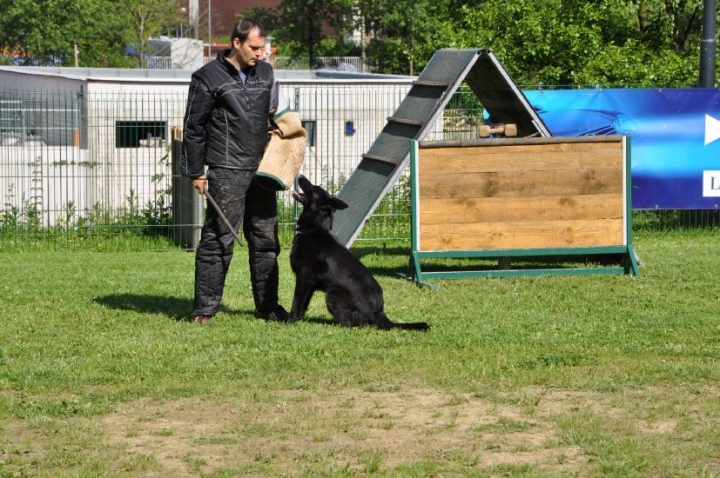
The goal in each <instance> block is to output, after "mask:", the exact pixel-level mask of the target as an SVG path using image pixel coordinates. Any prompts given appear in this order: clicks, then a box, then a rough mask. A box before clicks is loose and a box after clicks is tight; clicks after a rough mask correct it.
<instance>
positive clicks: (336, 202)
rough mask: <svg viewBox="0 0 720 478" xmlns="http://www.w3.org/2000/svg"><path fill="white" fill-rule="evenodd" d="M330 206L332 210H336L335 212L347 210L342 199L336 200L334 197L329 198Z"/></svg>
mask: <svg viewBox="0 0 720 478" xmlns="http://www.w3.org/2000/svg"><path fill="white" fill-rule="evenodd" d="M330 205H331V206H332V207H333V208H334V209H337V210H340V209H347V208H348V205H347V204H345V202H344V201H343V200H342V199H338V198H336V197H331V198H330Z"/></svg>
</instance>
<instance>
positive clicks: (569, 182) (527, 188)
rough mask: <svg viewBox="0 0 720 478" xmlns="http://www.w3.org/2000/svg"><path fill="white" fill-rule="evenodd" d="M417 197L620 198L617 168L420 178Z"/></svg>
mask: <svg viewBox="0 0 720 478" xmlns="http://www.w3.org/2000/svg"><path fill="white" fill-rule="evenodd" d="M419 186H420V188H419V191H420V197H421V198H423V199H431V198H483V197H523V198H526V197H534V196H568V195H570V196H572V195H580V194H622V193H623V172H622V169H619V168H612V169H609V168H591V167H587V168H579V169H573V170H564V171H537V170H529V171H502V172H487V173H477V172H476V173H459V174H454V173H453V174H447V173H440V174H437V175H435V174H424V175H421V176H420V177H419Z"/></svg>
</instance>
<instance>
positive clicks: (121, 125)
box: [115, 121, 167, 148]
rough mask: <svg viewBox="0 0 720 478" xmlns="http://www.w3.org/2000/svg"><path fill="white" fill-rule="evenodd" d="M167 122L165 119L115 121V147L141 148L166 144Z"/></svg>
mask: <svg viewBox="0 0 720 478" xmlns="http://www.w3.org/2000/svg"><path fill="white" fill-rule="evenodd" d="M166 131H167V123H166V122H165V121H117V122H116V123H115V147H116V148H139V147H141V146H142V147H150V146H157V147H159V146H162V145H163V144H165V139H166V137H165V135H166Z"/></svg>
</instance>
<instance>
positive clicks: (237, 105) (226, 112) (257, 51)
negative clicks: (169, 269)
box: [180, 18, 288, 324]
mask: <svg viewBox="0 0 720 478" xmlns="http://www.w3.org/2000/svg"><path fill="white" fill-rule="evenodd" d="M266 36H267V35H266V32H265V29H264V28H263V27H262V26H261V25H260V24H258V23H257V22H255V21H253V20H250V19H247V18H246V19H241V20H240V21H238V22H237V23H236V24H235V26H234V28H233V31H232V33H231V35H230V37H231V42H232V48H229V49H226V50H224V51H222V52H220V53H219V54H218V56H217V58H216V59H215V60H213V61H211V62H210V63H208V64H207V65H205V66H204V67H202V68H200V69H199V70H197V71H195V72H194V73H193V75H192V80H191V83H190V92H189V94H188V101H187V109H186V112H185V126H184V135H183V148H182V157H181V162H180V168H181V173H182V175H183V176H186V177H188V178H189V179H190V182H191V184H192V185H193V187H194V188H195V189H197V191H198V192H199V193H200V194H204V193H205V191H206V190H207V191H209V193H210V196H211V197H212V198H214V199H215V202H216V203H217V204H218V206H219V208H220V210H221V211H222V212H223V213H224V214H225V215H226V217H227V219H228V220H229V222H230V223H231V224H232V225H233V227H234V228H235V231H237V230H239V229H240V225H241V224H242V225H243V234H244V236H245V238H246V240H247V243H248V248H249V262H250V280H251V282H252V292H253V300H254V302H255V315H256V316H257V317H260V318H263V319H265V320H273V321H286V320H287V317H288V313H287V311H286V310H285V309H284V308H283V307H282V306H280V305H279V304H278V262H277V256H278V254H279V253H280V245H279V240H278V235H277V202H276V198H275V192H274V191H270V190H266V189H263V188H262V187H260V186H259V185H258V184H257V183H256V182H255V181H254V177H255V171H256V170H257V168H258V165H259V164H260V159H261V158H262V155H263V152H264V150H265V146H266V145H267V142H268V137H269V136H268V131H269V124H270V123H269V120H270V115H271V114H272V112H273V111H274V110H275V108H276V107H277V100H278V97H277V94H278V91H277V83H276V82H275V77H274V73H273V69H272V67H271V66H270V65H269V64H268V63H266V62H264V61H262V60H261V59H262V58H263V57H264V54H265V37H266ZM233 238H234V236H233V234H232V232H231V231H230V230H229V229H228V228H227V226H226V225H225V223H224V222H223V221H222V220H221V218H220V217H219V215H218V213H217V211H216V210H215V209H214V208H213V207H208V208H207V213H206V218H205V223H204V225H203V228H202V233H201V236H200V243H199V244H198V248H197V252H196V255H195V299H194V303H193V312H192V314H193V318H194V320H195V322H198V323H201V324H205V323H207V322H209V321H210V320H211V319H212V317H213V315H215V313H217V311H218V308H219V307H220V301H221V299H222V295H223V289H224V286H225V279H226V276H227V272H228V268H229V267H230V261H231V260H232V256H233V247H234V243H233Z"/></svg>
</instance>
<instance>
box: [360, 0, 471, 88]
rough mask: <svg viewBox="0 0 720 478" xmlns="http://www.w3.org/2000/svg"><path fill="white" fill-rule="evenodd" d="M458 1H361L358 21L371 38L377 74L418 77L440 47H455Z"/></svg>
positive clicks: (370, 60) (370, 53) (372, 61)
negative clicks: (385, 73)
mask: <svg viewBox="0 0 720 478" xmlns="http://www.w3.org/2000/svg"><path fill="white" fill-rule="evenodd" d="M460 3H464V2H458V1H456V0H394V1H388V0H386V1H382V0H359V1H358V3H357V7H358V13H357V17H358V18H359V19H360V21H361V22H362V28H363V31H365V32H367V34H368V36H369V37H370V44H369V46H368V49H367V61H368V63H370V64H371V65H372V66H373V69H374V70H376V71H383V72H387V73H400V74H410V75H413V74H417V73H418V72H419V71H420V70H421V69H422V68H423V67H424V66H425V65H426V64H427V62H428V61H429V60H430V58H431V57H432V54H433V53H434V52H435V50H436V49H437V48H439V47H448V46H452V44H453V43H454V33H453V30H454V27H455V18H454V15H457V13H458V8H457V5H458V4H460Z"/></svg>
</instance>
